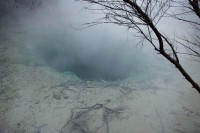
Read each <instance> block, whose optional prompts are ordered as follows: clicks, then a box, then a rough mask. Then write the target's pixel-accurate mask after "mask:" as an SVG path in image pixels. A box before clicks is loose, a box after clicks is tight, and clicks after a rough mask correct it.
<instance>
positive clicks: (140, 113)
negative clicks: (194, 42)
mask: <svg viewBox="0 0 200 133" xmlns="http://www.w3.org/2000/svg"><path fill="white" fill-rule="evenodd" d="M86 7H91V4H90V3H87V2H83V1H81V0H80V1H75V0H0V133H183V132H184V133H199V132H200V105H199V101H200V96H199V93H198V92H197V91H196V90H195V89H193V88H192V86H191V84H190V83H188V82H187V81H186V80H185V79H184V77H183V76H182V75H181V73H180V72H179V71H178V70H177V69H176V67H174V65H172V64H171V63H170V62H169V61H168V60H166V59H165V58H164V57H162V56H161V54H159V53H158V52H157V51H155V48H154V47H152V46H151V45H149V44H148V43H147V42H146V41H144V42H143V41H141V38H139V37H136V36H137V35H136V33H135V32H133V31H131V30H130V29H129V28H127V27H125V26H122V25H115V24H113V23H102V24H97V25H92V26H91V25H90V24H92V22H95V21H96V20H98V19H99V18H101V17H102V16H103V15H104V14H103V13H101V14H100V13H97V12H96V11H98V10H89V9H87V8H86ZM97 7H98V6H97V5H95V6H94V7H93V8H94V9H97ZM88 23H89V24H88ZM169 26H170V27H169ZM185 27H186V25H185V24H184V23H175V22H173V19H170V18H167V19H166V18H164V20H163V21H160V23H159V24H158V28H159V29H160V30H161V31H162V32H164V33H166V34H167V35H168V36H169V37H172V38H173V37H174V33H176V30H177V31H180V32H181V33H187V32H188V31H189V30H188V29H187V28H185ZM191 32H192V30H191ZM177 34H178V33H177ZM138 42H142V43H138ZM181 50H182V49H181ZM180 61H181V62H182V63H183V65H184V69H186V70H187V72H188V73H189V74H190V75H191V76H192V78H193V79H195V81H197V83H200V71H199V68H200V65H199V62H196V61H194V60H192V59H191V57H190V56H186V55H185V54H183V55H181V56H180Z"/></svg>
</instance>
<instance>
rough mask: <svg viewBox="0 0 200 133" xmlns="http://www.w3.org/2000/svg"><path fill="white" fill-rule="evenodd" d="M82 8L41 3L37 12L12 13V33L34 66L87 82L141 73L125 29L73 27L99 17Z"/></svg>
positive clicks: (137, 54)
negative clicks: (24, 48)
mask: <svg viewBox="0 0 200 133" xmlns="http://www.w3.org/2000/svg"><path fill="white" fill-rule="evenodd" d="M81 9H82V6H81V4H80V3H77V2H74V1H73V0H70V1H67V2H66V1H62V0H60V1H50V2H49V1H48V2H47V1H43V3H42V5H40V7H38V8H37V9H32V10H30V9H29V8H28V9H27V8H22V9H20V11H19V10H17V9H16V12H15V13H13V14H12V16H15V17H16V16H17V17H16V18H17V19H15V22H17V25H18V26H17V27H15V30H16V32H20V35H21V38H22V40H23V41H22V43H23V44H24V45H25V47H26V49H27V52H28V53H29V55H30V56H31V57H32V59H33V58H34V60H35V62H37V63H36V64H38V62H39V64H43V65H48V66H50V67H52V68H54V69H55V70H57V71H58V72H61V73H64V72H69V71H70V72H72V73H74V74H75V75H76V76H78V77H79V78H81V79H86V80H101V79H103V80H118V79H125V78H127V77H130V76H137V75H138V74H140V73H141V72H142V71H144V69H145V66H146V65H145V64H144V62H145V61H144V60H145V59H144V57H140V55H142V53H141V51H136V50H138V49H134V48H133V45H134V41H132V40H131V41H127V34H124V33H126V30H125V29H123V28H119V27H118V26H113V25H99V26H95V27H91V28H86V29H83V30H77V29H74V28H72V27H71V26H70V25H73V26H75V27H76V26H77V27H80V26H81V24H83V23H84V22H91V21H92V20H94V19H95V18H98V17H99V15H95V14H90V13H88V12H87V11H86V10H81ZM88 18H89V19H88ZM9 19H11V20H12V18H9ZM15 25H16V23H15ZM130 44H131V45H130Z"/></svg>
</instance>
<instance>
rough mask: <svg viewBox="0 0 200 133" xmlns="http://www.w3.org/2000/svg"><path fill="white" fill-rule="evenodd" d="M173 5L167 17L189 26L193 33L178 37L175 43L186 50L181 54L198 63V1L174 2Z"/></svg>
mask: <svg viewBox="0 0 200 133" xmlns="http://www.w3.org/2000/svg"><path fill="white" fill-rule="evenodd" d="M173 3H174V4H173V6H171V9H172V10H171V12H170V13H169V14H168V15H169V17H172V18H175V19H177V20H179V21H182V22H184V23H186V24H189V25H190V28H191V29H192V31H193V33H190V34H189V35H182V36H178V37H177V40H176V42H177V43H178V44H180V45H182V46H184V47H185V48H186V53H182V54H187V55H190V56H191V57H192V58H193V59H194V60H195V61H198V62H200V1H199V0H179V1H176V0H174V1H173ZM174 11H176V12H174ZM191 16H192V17H191Z"/></svg>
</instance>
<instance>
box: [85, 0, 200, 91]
mask: <svg viewBox="0 0 200 133" xmlns="http://www.w3.org/2000/svg"><path fill="white" fill-rule="evenodd" d="M82 1H86V2H89V3H91V4H95V5H98V6H95V7H94V9H92V8H90V10H95V11H100V12H102V13H103V14H105V17H102V18H99V19H98V20H96V21H93V22H91V23H87V25H88V26H94V25H97V24H102V23H112V24H117V25H120V26H125V27H127V28H128V29H130V30H133V31H135V32H136V33H137V34H136V35H135V36H136V37H139V38H140V43H142V44H144V43H148V44H150V45H152V46H153V47H154V49H155V51H157V52H158V53H159V54H161V55H162V56H163V57H165V58H166V59H167V60H168V61H169V62H171V63H172V64H173V65H174V66H175V67H176V68H177V69H178V70H179V71H180V72H181V74H182V75H183V76H184V77H185V79H186V80H187V81H188V82H189V83H191V85H192V87H193V88H195V89H196V90H197V91H198V92H199V93H200V86H199V85H198V84H197V83H196V82H195V81H194V79H193V78H192V77H191V76H190V75H189V74H188V73H187V72H186V70H185V69H184V68H183V66H182V64H181V63H180V61H179V52H178V51H177V49H176V46H177V45H178V44H179V45H180V44H182V45H184V46H185V47H187V45H185V44H184V42H188V40H183V38H180V39H181V40H182V41H173V39H170V38H169V37H168V36H166V35H164V34H163V33H161V31H159V29H158V28H157V24H158V23H159V21H160V20H161V19H162V18H163V17H164V16H168V17H169V14H168V12H169V11H170V10H171V8H172V7H174V8H175V7H176V5H177V4H176V3H177V1H172V0H82ZM188 1H189V3H187V4H188V5H190V8H191V9H192V8H193V9H192V10H193V11H194V12H195V13H196V15H197V16H198V15H199V8H196V3H195V2H198V0H193V1H191V0H188ZM174 4H175V5H174ZM181 6H182V7H184V5H181ZM198 6H199V5H198ZM172 13H173V12H172ZM182 14H183V13H182ZM177 15H178V14H173V16H177ZM177 19H178V18H177ZM182 20H184V19H182ZM188 21H189V20H188ZM185 22H187V20H185ZM189 22H190V23H191V24H193V23H192V22H191V21H189ZM190 41H191V40H190ZM190 43H192V42H190ZM196 43H197V44H199V42H196ZM188 50H189V51H190V52H191V50H193V48H191V47H188ZM195 52H196V50H194V51H193V52H192V53H191V54H192V55H193V54H199V53H195Z"/></svg>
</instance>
